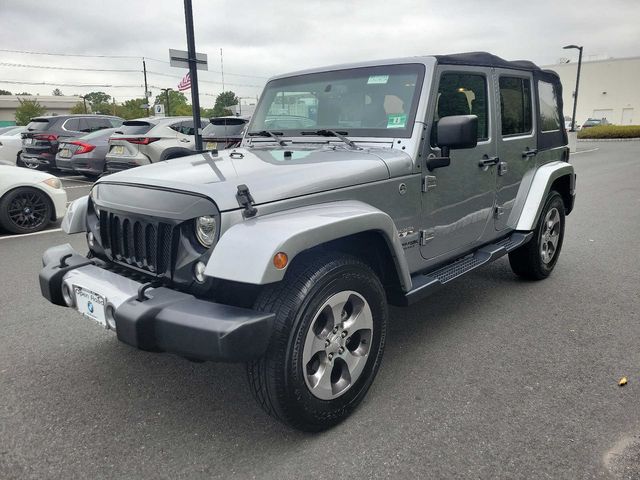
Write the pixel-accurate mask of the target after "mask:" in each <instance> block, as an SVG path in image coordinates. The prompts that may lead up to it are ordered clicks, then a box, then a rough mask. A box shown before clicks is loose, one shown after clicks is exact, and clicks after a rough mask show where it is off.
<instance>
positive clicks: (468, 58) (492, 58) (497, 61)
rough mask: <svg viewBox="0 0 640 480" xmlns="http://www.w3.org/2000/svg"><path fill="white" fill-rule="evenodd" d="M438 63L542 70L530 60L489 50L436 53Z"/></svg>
mask: <svg viewBox="0 0 640 480" xmlns="http://www.w3.org/2000/svg"><path fill="white" fill-rule="evenodd" d="M435 57H436V58H437V59H438V63H441V64H445V65H477V66H481V67H498V68H512V69H516V70H528V71H534V70H540V67H538V66H537V65H536V64H535V63H533V62H530V61H528V60H514V61H512V62H510V61H508V60H505V59H504V58H500V57H498V56H497V55H492V54H491V53H487V52H468V53H453V54H451V55H435Z"/></svg>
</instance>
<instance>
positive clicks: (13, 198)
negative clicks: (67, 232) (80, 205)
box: [0, 187, 53, 234]
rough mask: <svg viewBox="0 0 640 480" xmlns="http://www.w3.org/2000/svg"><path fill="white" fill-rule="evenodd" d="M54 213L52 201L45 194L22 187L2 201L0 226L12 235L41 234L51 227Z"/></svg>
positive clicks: (34, 189)
mask: <svg viewBox="0 0 640 480" xmlns="http://www.w3.org/2000/svg"><path fill="white" fill-rule="evenodd" d="M52 212H53V207H52V205H51V201H50V200H49V197H48V196H47V195H46V194H45V193H44V192H42V191H40V190H38V189H36V188H30V187H20V188H16V189H14V190H11V191H10V192H9V193H7V194H6V195H5V196H4V197H2V199H1V200H0V225H1V226H2V227H3V228H4V229H5V230H8V231H9V232H11V233H18V234H21V233H33V232H39V231H40V230H43V229H44V228H45V227H46V226H47V225H49V222H50V221H51V215H52Z"/></svg>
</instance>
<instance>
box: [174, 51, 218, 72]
mask: <svg viewBox="0 0 640 480" xmlns="http://www.w3.org/2000/svg"><path fill="white" fill-rule="evenodd" d="M169 64H170V65H171V66H172V67H180V68H189V54H188V53H187V52H185V51H184V50H174V49H173V48H170V49H169ZM196 67H197V68H198V70H208V69H209V65H208V63H207V54H206V53H196Z"/></svg>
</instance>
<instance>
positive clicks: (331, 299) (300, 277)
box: [247, 252, 388, 432]
mask: <svg viewBox="0 0 640 480" xmlns="http://www.w3.org/2000/svg"><path fill="white" fill-rule="evenodd" d="M254 308H256V309H257V310H260V311H265V312H273V313H275V314H276V319H275V321H274V327H273V333H272V337H271V342H270V345H269V348H268V350H267V353H266V354H265V356H264V357H262V358H260V359H258V360H256V361H253V362H251V363H249V364H248V365H247V374H248V379H249V386H250V388H251V391H252V393H253V395H254V397H255V399H256V400H257V402H258V403H259V404H260V406H261V407H262V408H263V409H264V410H265V411H266V412H267V413H268V414H270V415H271V416H273V417H275V418H277V419H278V420H280V421H282V422H284V423H286V424H288V425H290V426H292V427H294V428H297V429H300V430H304V431H311V432H315V431H321V430H325V429H327V428H330V427H332V426H334V425H336V424H337V423H339V422H341V421H342V420H344V419H345V418H346V417H347V416H349V415H350V414H351V412H352V411H353V410H354V409H355V408H356V407H357V406H358V404H359V403H360V402H361V401H362V399H363V398H364V396H365V394H366V393H367V390H368V389H369V387H370V386H371V384H372V382H373V379H374V378H375V375H376V373H377V371H378V368H379V366H380V362H381V361H382V353H383V350H384V344H385V336H386V326H387V317H388V309H387V303H386V297H385V292H384V289H383V287H382V284H381V283H380V280H379V279H378V277H377V276H376V275H375V273H374V272H373V271H372V270H371V268H370V267H369V266H368V265H366V264H365V263H363V262H361V261H360V260H358V259H357V258H355V257H352V256H349V255H343V254H338V253H335V252H331V253H324V254H320V255H315V256H313V257H312V256H311V255H306V256H304V257H301V258H297V259H296V261H295V262H294V263H293V264H292V265H291V266H290V267H289V270H288V271H287V273H286V275H285V278H284V280H283V281H281V282H279V283H277V284H272V285H268V286H267V287H266V288H265V289H264V290H263V291H262V292H261V293H260V294H259V295H258V298H257V299H256V303H255V305H254Z"/></svg>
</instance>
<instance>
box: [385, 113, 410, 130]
mask: <svg viewBox="0 0 640 480" xmlns="http://www.w3.org/2000/svg"><path fill="white" fill-rule="evenodd" d="M406 126H407V114H406V113H392V114H391V115H387V128H404V127H406Z"/></svg>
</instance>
